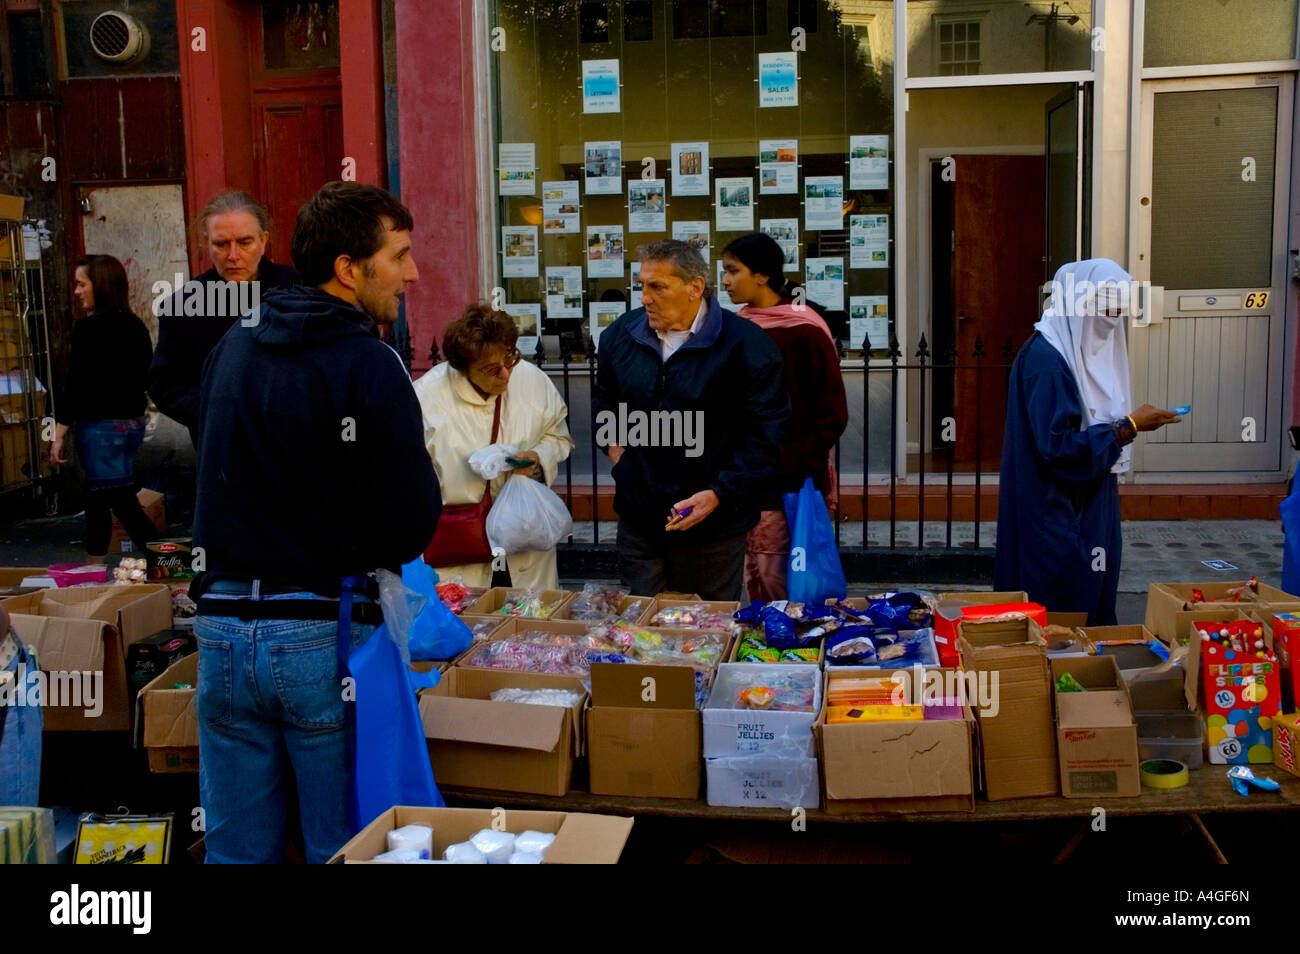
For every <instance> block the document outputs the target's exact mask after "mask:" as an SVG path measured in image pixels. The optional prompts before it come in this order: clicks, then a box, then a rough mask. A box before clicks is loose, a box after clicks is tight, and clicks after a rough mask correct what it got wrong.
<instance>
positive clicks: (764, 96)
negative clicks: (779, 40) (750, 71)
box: [758, 53, 799, 107]
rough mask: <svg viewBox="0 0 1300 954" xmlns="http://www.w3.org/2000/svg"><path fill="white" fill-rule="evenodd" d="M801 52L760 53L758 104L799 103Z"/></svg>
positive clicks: (789, 104) (784, 104) (794, 104)
mask: <svg viewBox="0 0 1300 954" xmlns="http://www.w3.org/2000/svg"><path fill="white" fill-rule="evenodd" d="M798 73H799V54H798V53H760V54H758V105H759V106H760V107H767V106H798V105H799V77H798Z"/></svg>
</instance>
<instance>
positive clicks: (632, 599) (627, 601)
mask: <svg viewBox="0 0 1300 954" xmlns="http://www.w3.org/2000/svg"><path fill="white" fill-rule="evenodd" d="M581 595H582V594H581V593H575V594H573V599H571V600H568V601H566V602H565V604H564V605H563V606H561V607H560V608H559V609H558V610H556V611H555V613H554V615H552V616H551V619H570V620H571V619H573V611H574V609H575V608H576V604H577V602H578V597H580V596H581ZM633 603H640V604H641V611H640V612H639V613H637V615H636V618H635V619H633V620H631V622H632V623H633V624H634V625H637V626H644V625H645V621H646V620H648V619H649V618H650V606H651V604H653V603H654V597H652V596H631V595H629V596H624V597H623V598H622V599H620V600H619V601H618V612H619V613H620V614H622V613H623V612H624V611H625V610H626V609H627V608H628V607H629V606H631V605H632V604H633ZM584 622H591V623H594V622H596V621H595V620H588V621H584Z"/></svg>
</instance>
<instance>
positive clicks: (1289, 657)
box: [1263, 613, 1300, 712]
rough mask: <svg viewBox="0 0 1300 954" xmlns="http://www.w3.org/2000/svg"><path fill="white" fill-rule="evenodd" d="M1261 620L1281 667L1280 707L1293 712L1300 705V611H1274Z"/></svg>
mask: <svg viewBox="0 0 1300 954" xmlns="http://www.w3.org/2000/svg"><path fill="white" fill-rule="evenodd" d="M1263 622H1264V625H1265V626H1266V627H1268V629H1269V630H1270V631H1271V635H1272V644H1273V651H1274V652H1276V653H1277V660H1278V663H1279V664H1280V665H1281V667H1282V709H1283V711H1284V712H1295V711H1296V708H1297V707H1298V706H1300V613H1275V614H1272V615H1270V616H1268V617H1266V618H1265V619H1264V620H1263Z"/></svg>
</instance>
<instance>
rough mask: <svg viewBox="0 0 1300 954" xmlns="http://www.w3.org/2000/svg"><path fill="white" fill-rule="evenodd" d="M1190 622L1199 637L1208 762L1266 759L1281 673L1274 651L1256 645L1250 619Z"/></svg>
mask: <svg viewBox="0 0 1300 954" xmlns="http://www.w3.org/2000/svg"><path fill="white" fill-rule="evenodd" d="M1193 625H1194V626H1195V627H1196V631H1197V634H1198V635H1199V636H1200V638H1201V641H1202V642H1201V683H1202V685H1204V686H1205V741H1206V749H1207V750H1208V753H1209V761H1210V762H1211V763H1212V764H1215V765H1246V764H1263V763H1271V762H1272V761H1273V719H1275V718H1276V717H1277V716H1278V715H1279V714H1281V712H1282V673H1281V667H1280V666H1279V665H1278V660H1277V656H1276V655H1275V654H1274V653H1273V652H1272V651H1271V650H1269V649H1266V648H1262V647H1263V635H1264V631H1263V627H1262V626H1261V625H1260V624H1259V623H1256V622H1255V621H1253V620H1233V621H1231V622H1222V623H1213V622H1198V623H1194V624H1193ZM1225 632H1226V634H1227V635H1226V637H1225V636H1224V635H1223V634H1224V633H1225ZM1257 642H1258V643H1259V647H1257V646H1256V643H1257Z"/></svg>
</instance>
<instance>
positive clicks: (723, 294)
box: [713, 261, 736, 311]
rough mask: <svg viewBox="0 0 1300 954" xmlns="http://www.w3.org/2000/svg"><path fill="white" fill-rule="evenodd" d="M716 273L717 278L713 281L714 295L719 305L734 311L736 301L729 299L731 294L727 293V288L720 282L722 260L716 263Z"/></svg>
mask: <svg viewBox="0 0 1300 954" xmlns="http://www.w3.org/2000/svg"><path fill="white" fill-rule="evenodd" d="M717 273H718V280H717V281H716V282H714V283H713V288H714V297H715V298H717V299H718V304H719V305H720V306H722V307H723V308H726V309H728V310H730V311H735V310H736V303H735V302H734V301H732V300H731V296H730V295H728V294H727V289H726V288H724V287H723V284H722V262H721V261H719V262H718V263H717Z"/></svg>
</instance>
